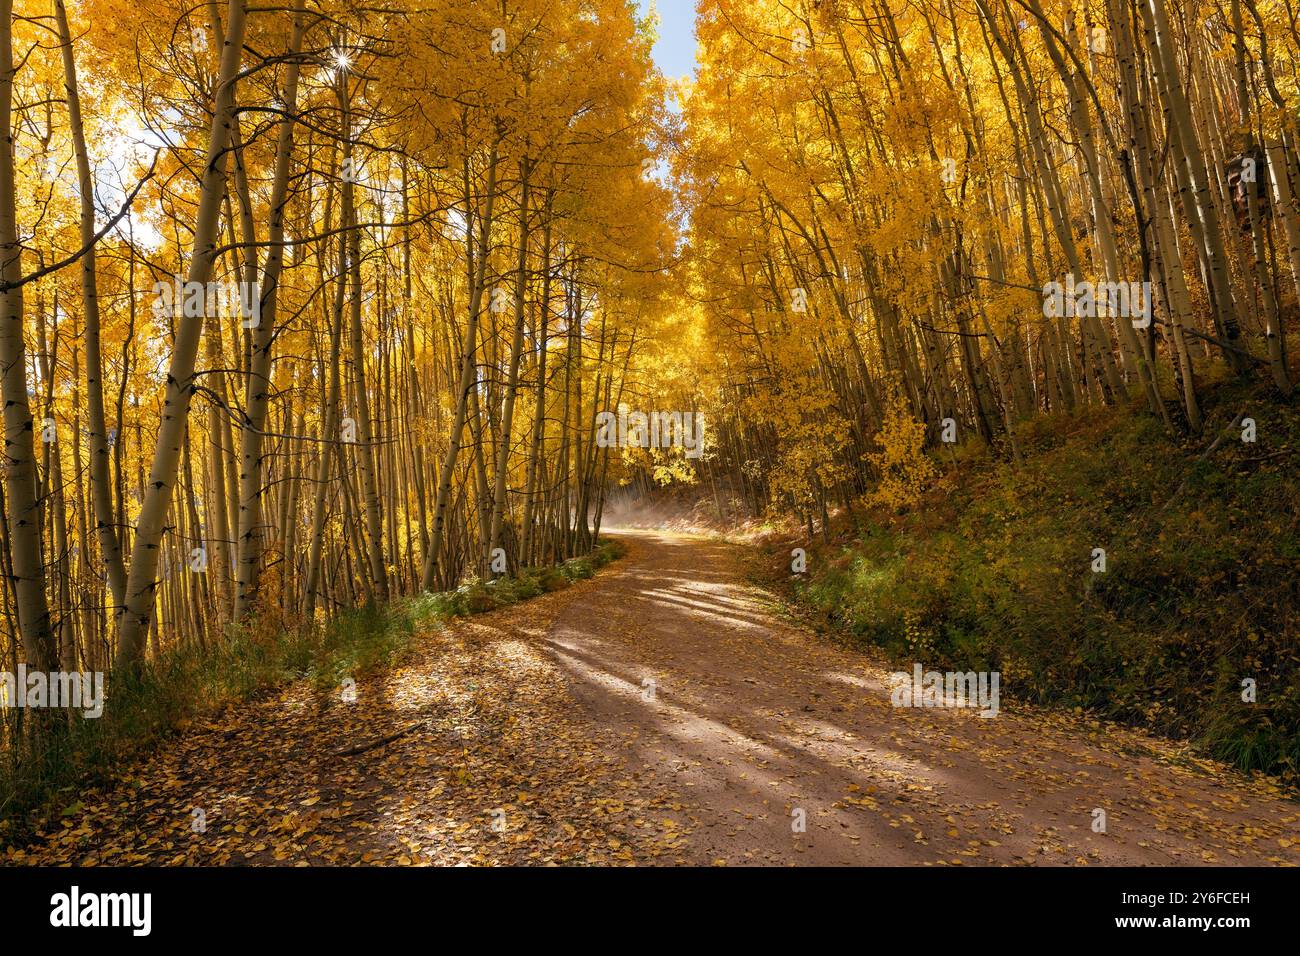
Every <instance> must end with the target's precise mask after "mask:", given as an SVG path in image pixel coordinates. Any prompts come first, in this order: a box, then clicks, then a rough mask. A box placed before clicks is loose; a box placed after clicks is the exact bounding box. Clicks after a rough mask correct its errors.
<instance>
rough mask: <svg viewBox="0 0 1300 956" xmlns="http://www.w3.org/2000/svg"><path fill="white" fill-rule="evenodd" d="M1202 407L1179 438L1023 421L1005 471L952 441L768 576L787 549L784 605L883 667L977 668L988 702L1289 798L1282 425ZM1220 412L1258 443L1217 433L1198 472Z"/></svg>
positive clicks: (1096, 419)
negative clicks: (1105, 735)
mask: <svg viewBox="0 0 1300 956" xmlns="http://www.w3.org/2000/svg"><path fill="white" fill-rule="evenodd" d="M1206 410H1207V413H1208V416H1209V419H1208V424H1207V428H1206V430H1205V434H1204V435H1203V436H1200V437H1198V438H1196V439H1194V440H1189V441H1187V442H1185V443H1182V444H1181V445H1180V444H1178V443H1177V442H1175V441H1174V440H1172V439H1171V438H1169V437H1168V435H1167V433H1166V432H1165V431H1164V429H1163V428H1162V426H1161V425H1160V423H1159V422H1158V421H1155V420H1153V419H1152V418H1151V417H1150V416H1148V415H1145V414H1139V413H1136V412H1134V411H1132V410H1128V409H1118V410H1116V409H1109V410H1101V411H1098V412H1095V413H1092V414H1089V415H1085V416H1083V417H1079V418H1061V419H1043V420H1041V421H1038V422H1035V423H1033V424H1028V425H1025V426H1022V431H1021V432H1020V434H1019V436H1018V437H1019V440H1020V445H1021V450H1022V453H1023V455H1024V461H1023V462H1021V463H1020V464H1012V463H1010V462H1006V461H995V460H992V459H991V458H990V457H989V456H988V455H987V453H986V452H985V451H984V450H982V449H975V448H967V449H959V450H958V452H957V454H956V457H955V459H954V460H952V461H944V460H943V459H939V460H940V461H941V464H942V467H943V468H944V470H945V474H944V475H943V477H942V478H940V479H939V480H938V481H937V482H936V483H935V485H934V487H932V488H931V489H929V491H928V492H927V493H926V495H925V497H924V499H923V500H922V502H921V503H920V504H919V505H918V506H916V507H913V508H911V509H909V510H908V511H907V512H906V513H902V514H899V513H892V512H889V511H886V510H884V509H880V508H876V509H873V510H871V511H870V512H868V513H866V514H864V515H858V520H857V523H856V525H852V524H849V525H844V526H841V527H839V529H838V533H833V534H832V536H831V540H830V541H829V542H822V541H821V540H820V539H819V540H818V541H816V542H813V543H811V544H809V543H807V542H803V541H794V542H791V541H790V539H788V538H782V539H781V541H780V542H779V545H778V544H777V543H773V544H772V545H771V546H770V557H771V565H772V566H776V565H777V564H784V565H785V566H788V564H789V548H790V547H794V546H799V547H805V548H807V549H808V551H809V569H808V572H807V573H806V574H804V575H801V576H795V577H789V580H790V584H791V588H792V590H793V592H794V594H795V597H796V598H797V600H798V602H799V604H800V605H801V606H802V607H803V608H805V609H807V610H808V611H809V613H811V614H812V615H813V617H814V618H815V619H816V621H817V622H818V623H820V624H824V625H825V626H827V627H829V628H830V629H831V630H832V631H834V632H836V633H838V634H841V635H845V636H847V637H848V638H849V639H850V640H852V641H854V642H856V643H859V644H861V645H874V646H878V647H880V648H882V649H883V650H884V652H885V654H886V655H887V656H888V658H889V659H890V660H891V661H893V662H895V663H898V664H903V665H906V666H908V667H910V666H911V663H912V662H918V661H919V662H921V663H923V664H924V665H925V666H926V667H927V668H929V667H937V668H938V669H960V670H997V671H1000V672H1001V674H1002V680H1001V685H1002V693H1003V694H1005V695H1007V696H1010V697H1014V698H1018V699H1021V700H1027V701H1032V702H1034V703H1038V704H1046V705H1051V706H1055V707H1065V708H1071V709H1079V710H1082V711H1087V712H1089V713H1092V714H1094V715H1097V716H1102V717H1106V718H1108V719H1112V720H1116V721H1119V722H1122V723H1125V724H1128V725H1132V726H1138V727H1142V728H1144V729H1146V730H1149V731H1152V732H1154V733H1158V734H1161V735H1164V736H1167V737H1172V738H1175V739H1187V740H1190V741H1192V742H1193V743H1194V744H1195V745H1197V747H1198V748H1200V749H1202V750H1203V751H1204V752H1205V753H1206V754H1208V755H1210V756H1212V757H1215V758H1217V759H1220V760H1223V761H1225V762H1227V763H1230V764H1233V765H1235V766H1236V767H1238V768H1240V769H1243V770H1248V771H1250V770H1261V771H1265V772H1267V773H1270V774H1276V775H1278V776H1280V777H1281V778H1282V779H1283V780H1284V781H1286V782H1287V783H1289V784H1291V785H1293V786H1294V785H1296V784H1298V783H1300V519H1298V517H1297V510H1298V509H1300V468H1298V467H1297V459H1298V457H1300V413H1298V412H1297V410H1296V408H1294V407H1292V406H1287V405H1283V404H1279V403H1277V402H1275V401H1273V400H1272V399H1271V398H1269V397H1268V396H1267V395H1265V394H1264V393H1263V392H1262V391H1258V392H1257V391H1253V390H1251V389H1250V388H1248V387H1244V386H1237V385H1235V384H1232V385H1222V386H1220V387H1219V388H1218V389H1216V390H1214V391H1213V393H1212V394H1211V395H1208V396H1207V409H1206ZM1239 412H1243V413H1244V414H1245V415H1246V416H1248V417H1250V418H1253V419H1254V420H1255V423H1256V433H1257V438H1256V441H1255V442H1254V443H1246V442H1243V441H1242V440H1241V436H1240V434H1239V429H1237V430H1234V431H1232V432H1231V433H1230V434H1229V435H1228V437H1227V438H1226V439H1225V441H1224V442H1223V443H1222V444H1221V446H1220V447H1219V449H1218V450H1217V451H1216V452H1215V453H1214V454H1213V455H1212V456H1211V457H1210V458H1208V459H1206V460H1204V461H1200V460H1198V459H1199V457H1200V455H1201V453H1202V452H1204V450H1205V449H1206V448H1207V446H1208V445H1209V444H1210V442H1211V441H1212V440H1213V439H1214V437H1216V436H1217V435H1218V434H1220V433H1221V432H1223V431H1224V429H1225V428H1226V426H1227V424H1228V423H1229V422H1231V421H1232V419H1233V417H1234V416H1235V415H1236V414H1237V413H1239ZM1184 482H1185V484H1184ZM1097 548H1101V549H1104V550H1105V558H1106V564H1105V570H1104V571H1100V572H1098V571H1094V570H1093V565H1094V561H1095V557H1094V549H1097ZM1244 681H1254V692H1255V700H1254V702H1253V703H1252V702H1248V701H1246V700H1244V699H1243V697H1244V696H1247V693H1246V692H1247V690H1248V688H1249V685H1243V682H1244Z"/></svg>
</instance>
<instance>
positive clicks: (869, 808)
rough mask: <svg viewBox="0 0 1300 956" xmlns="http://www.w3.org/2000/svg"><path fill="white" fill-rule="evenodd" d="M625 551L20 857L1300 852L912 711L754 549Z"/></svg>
mask: <svg viewBox="0 0 1300 956" xmlns="http://www.w3.org/2000/svg"><path fill="white" fill-rule="evenodd" d="M619 537H621V538H622V540H624V541H625V542H626V543H627V544H628V552H627V554H626V556H625V557H623V558H622V559H621V560H619V561H617V562H615V563H614V564H613V565H611V566H609V567H608V568H606V569H604V570H602V571H601V572H600V573H599V574H597V576H596V577H595V578H593V579H591V580H587V581H580V582H578V583H577V584H575V585H574V586H573V587H570V588H568V589H566V590H563V591H558V592H556V593H553V594H547V595H544V596H542V597H538V598H536V599H534V600H530V601H527V602H525V603H523V604H520V605H517V606H514V607H510V608H506V609H503V610H500V611H495V612H492V613H488V614H483V615H479V616H476V617H473V618H470V619H466V620H460V621H456V622H455V623H454V624H452V625H450V626H447V627H445V628H439V629H429V630H428V631H427V632H425V633H421V634H420V635H419V637H418V638H417V642H416V646H415V647H414V649H413V652H412V653H411V654H410V655H409V657H408V658H407V659H406V660H405V662H404V663H403V664H401V665H400V666H398V667H395V668H393V669H391V670H389V671H387V672H385V673H382V674H378V675H376V676H374V677H372V678H369V679H367V680H364V681H362V682H360V683H359V686H358V688H357V699H356V701H355V702H353V703H345V702H343V701H342V700H341V699H340V698H339V695H338V694H334V695H331V696H325V697H322V696H319V695H315V694H313V693H312V692H311V691H310V690H309V689H307V688H306V687H303V686H296V687H293V688H290V689H288V690H285V691H279V692H276V693H275V694H274V695H272V696H269V697H267V698H264V699H262V700H259V701H257V702H255V703H253V704H250V705H246V706H243V707H237V708H230V709H228V710H226V711H225V712H224V713H223V714H221V715H219V716H217V717H215V718H212V719H211V720H209V721H207V722H196V723H194V724H192V725H190V726H189V727H187V728H186V729H185V730H184V731H182V733H180V734H179V735H178V736H177V737H175V738H173V739H171V740H169V741H167V742H165V743H164V744H163V745H162V746H161V747H160V749H159V750H158V751H156V752H155V753H154V754H152V755H150V756H148V757H146V758H143V759H142V760H141V761H140V762H139V763H137V764H136V765H134V766H132V767H130V768H127V769H124V770H122V771H121V772H120V773H119V774H118V775H117V776H118V779H117V780H116V781H115V782H114V783H113V784H111V785H109V786H107V787H106V788H104V789H102V790H98V791H95V792H92V793H86V794H83V795H82V796H81V799H80V800H79V802H78V803H77V804H75V805H74V806H73V807H72V808H69V810H68V811H65V815H64V816H63V817H62V818H61V819H59V820H58V821H55V822H53V823H47V824H46V825H45V827H44V828H43V831H42V833H41V836H40V839H39V840H38V841H37V842H35V843H34V844H32V845H30V846H28V847H26V848H25V849H15V848H10V849H9V850H7V851H0V860H3V861H5V862H9V863H27V864H33V863H38V864H82V865H90V864H106V865H112V864H118V865H121V864H167V863H171V864H179V863H188V864H230V865H238V864H273V865H323V864H357V863H382V864H396V865H412V864H439V865H445V864H458V863H463V864H471V865H482V864H548V863H557V864H611V863H612V864H618V863H628V864H631V863H637V864H704V865H709V864H716V865H723V864H729V865H758V864H923V865H987V864H1013V865H1015V864H1092V865H1107V864H1182V865H1191V864H1210V865H1213V864H1279V863H1300V838H1297V837H1296V833H1297V831H1298V830H1300V804H1297V803H1295V802H1292V801H1290V800H1288V799H1286V797H1285V796H1284V794H1283V793H1282V792H1281V791H1280V790H1279V788H1278V787H1277V786H1276V785H1275V784H1273V783H1272V782H1271V781H1269V780H1267V779H1264V778H1256V779H1248V778H1246V777H1244V776H1241V775H1239V774H1237V773H1235V772H1232V771H1229V770H1227V769H1226V768H1224V767H1221V766H1220V765H1217V764H1214V763H1211V762H1209V761H1205V760H1201V759H1198V758H1196V757H1195V756H1194V755H1193V754H1192V752H1191V751H1190V749H1189V748H1187V747H1185V746H1183V745H1179V744H1175V743H1170V742H1168V741H1162V740H1157V739H1155V738H1152V737H1149V736H1146V735H1143V734H1141V733H1138V732H1135V731H1129V730H1125V729H1121V728H1118V727H1115V726H1113V725H1109V724H1105V723H1102V722H1099V721H1096V720H1090V719H1088V718H1086V717H1080V716H1076V715H1072V714H1062V713H1049V712H1041V711H1036V710H1030V709H1026V708H1021V707H1013V706H1010V705H1005V704H1004V705H1003V707H1002V709H1001V711H1000V712H999V713H998V715H997V716H996V717H995V718H992V719H984V718H981V717H979V716H978V715H977V714H976V713H975V712H974V711H971V710H955V709H942V708H916V709H910V708H909V709H903V708H900V709H895V708H894V707H893V706H892V705H891V702H890V695H889V689H888V688H889V681H888V672H887V670H886V669H885V668H884V667H883V666H881V665H880V664H879V663H878V662H877V661H875V660H873V659H872V658H871V657H870V656H868V655H865V654H863V653H861V652H858V651H854V650H850V649H846V648H841V647H837V646H834V645H833V644H831V643H829V642H827V641H825V640H824V639H821V638H819V637H817V636H815V635H814V634H812V633H811V632H809V631H807V630H805V629H803V628H802V627H800V626H798V625H796V624H792V623H790V622H789V621H788V620H787V619H786V617H785V616H783V615H781V614H780V613H779V611H778V609H777V603H778V602H777V599H776V598H775V596H774V595H773V594H771V593H770V592H768V591H766V590H764V589H763V588H761V587H758V586H756V585H755V584H753V583H752V582H751V581H750V579H749V576H748V575H747V573H746V565H747V560H748V556H747V554H746V552H745V550H744V549H743V548H741V547H739V546H737V545H734V544H729V543H726V542H723V541H721V540H719V539H717V538H712V537H704V536H693V535H689V534H682V533H675V532H663V531H630V530H629V531H626V532H622V533H620V535H619ZM1096 808H1101V809H1104V810H1105V812H1106V824H1107V826H1106V832H1105V833H1098V832H1094V831H1093V821H1094V810H1095V809H1096ZM798 811H803V812H802V814H800V813H799V812H798ZM800 817H803V818H804V819H805V820H806V829H805V830H804V832H797V831H798V829H799V828H798V827H797V826H796V825H795V823H796V821H797V820H798V819H799V818H800Z"/></svg>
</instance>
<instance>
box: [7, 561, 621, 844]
mask: <svg viewBox="0 0 1300 956" xmlns="http://www.w3.org/2000/svg"><path fill="white" fill-rule="evenodd" d="M622 553H623V547H622V545H620V544H618V543H616V542H609V541H606V542H601V543H600V544H599V546H598V547H597V548H596V549H595V550H594V551H592V553H591V554H589V555H587V556H585V557H581V558H574V559H572V560H570V561H567V562H565V563H563V564H561V565H559V566H557V567H547V568H529V569H525V570H524V571H523V572H521V573H520V575H519V576H518V577H503V578H498V579H496V580H493V581H488V582H478V581H475V582H471V583H469V584H466V585H463V586H461V587H460V588H458V589H456V590H455V591H450V592H445V593H438V594H433V593H425V594H421V595H417V596H415V597H410V598H398V599H395V600H393V601H390V602H388V603H387V604H384V605H369V606H366V607H360V608H355V609H351V610H347V611H344V612H342V613H340V614H338V615H336V616H335V617H334V618H332V619H331V620H330V621H328V622H327V623H326V624H325V625H324V626H322V627H316V628H303V629H299V630H284V631H279V632H277V633H274V634H271V635H260V634H258V633H257V628H256V626H255V625H254V626H253V627H251V628H249V629H241V630H238V631H235V632H234V633H232V634H231V635H230V636H229V637H228V638H227V639H226V640H224V641H221V642H218V643H217V644H216V645H215V646H213V647H209V648H199V647H197V646H186V647H178V648H175V649H172V650H170V651H169V652H168V653H166V654H165V655H164V656H163V657H162V658H160V659H157V660H152V661H150V662H149V663H148V665H147V666H146V667H144V668H143V669H142V671H141V672H140V674H139V675H137V676H134V677H131V678H126V677H116V678H113V679H111V680H110V682H109V686H108V695H109V700H108V702H107V703H106V705H105V708H104V715H103V716H102V717H99V718H97V719H94V720H88V719H82V718H80V717H74V718H73V719H72V720H70V721H68V720H64V719H63V716H62V714H55V715H54V717H55V718H56V719H55V722H54V724H53V726H52V727H50V728H49V729H48V730H47V732H45V733H43V734H41V735H39V738H37V737H36V736H35V735H32V734H30V733H26V734H22V735H20V736H19V739H18V743H17V745H15V746H10V747H7V748H4V749H0V837H11V836H12V835H13V834H14V832H15V831H18V830H21V829H22V828H24V827H26V826H28V825H29V824H30V822H31V818H33V817H35V816H38V815H44V816H47V817H48V816H51V815H57V814H59V813H60V812H62V811H63V810H64V809H66V808H68V807H71V806H75V801H76V794H77V792H78V791H79V790H80V789H81V788H82V787H84V786H87V785H93V784H95V783H97V782H100V781H102V780H103V779H105V778H106V777H107V776H108V774H109V773H110V772H111V771H112V769H113V768H115V767H118V766H120V765H121V763H122V762H123V761H124V760H126V759H128V758H130V757H131V756H132V755H134V754H135V753H137V752H139V751H140V750H141V749H143V748H145V747H147V746H149V745H151V744H153V743H155V742H157V741H158V740H159V739H161V738H163V737H165V736H166V735H167V734H169V733H171V732H173V731H174V730H176V729H178V728H179V727H181V726H183V725H184V724H185V722H187V721H188V720H190V719H192V718H194V717H195V716H197V715H201V714H208V713H213V712H216V711H219V710H220V709H221V708H223V707H226V706H229V705H231V704H236V703H239V702H241V701H246V700H249V699H251V698H254V697H256V696H258V695H259V694H264V693H268V692H270V691H272V690H274V689H275V688H278V687H282V686H284V685H286V684H289V683H292V682H294V681H307V682H309V683H310V684H311V686H312V687H313V688H315V689H316V690H318V691H328V690H331V689H333V688H336V687H338V686H339V685H340V684H341V682H342V681H343V679H344V678H345V677H352V678H353V679H358V678H360V677H362V676H364V675H366V674H368V673H373V672H375V671H378V670H380V669H382V668H384V667H388V666H392V665H393V664H396V663H398V662H400V661H401V659H402V658H403V657H404V656H405V655H406V654H407V653H408V652H409V650H410V649H411V647H412V639H413V638H414V636H415V634H416V633H417V631H418V630H420V629H422V628H428V627H436V626H438V625H439V622H443V621H447V620H450V619H452V618H456V617H463V616H465V615H469V614H477V613H481V612H485V611H491V610H496V609H497V608H502V607H508V606H510V605H512V604H516V603H518V602H520V601H525V600H527V599H528V598H531V597H535V596H537V595H539V594H543V593H546V592H548V591H556V590H559V589H561V588H564V587H567V586H568V585H569V584H571V583H572V582H574V581H577V580H581V579H583V578H589V577H591V576H592V575H593V574H595V572H596V570H597V569H598V568H600V567H602V566H604V565H605V564H608V563H609V562H610V561H613V560H614V559H616V558H617V557H619V556H620V555H621V554H622ZM19 713H21V712H19V711H8V712H6V714H7V715H17V714H19ZM9 739H11V740H12V739H14V738H13V737H12V736H11V737H10V738H9Z"/></svg>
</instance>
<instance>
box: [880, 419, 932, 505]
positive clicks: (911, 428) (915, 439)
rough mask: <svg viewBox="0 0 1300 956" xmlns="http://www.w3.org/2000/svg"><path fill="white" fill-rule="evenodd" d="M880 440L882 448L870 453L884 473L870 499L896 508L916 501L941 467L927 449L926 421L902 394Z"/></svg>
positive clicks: (886, 420) (881, 430)
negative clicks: (910, 407)
mask: <svg viewBox="0 0 1300 956" xmlns="http://www.w3.org/2000/svg"><path fill="white" fill-rule="evenodd" d="M876 443H877V444H878V445H879V446H880V451H878V452H875V453H869V454H868V455H867V459H868V460H869V461H870V462H871V463H872V464H873V465H874V466H875V467H876V469H877V470H878V471H879V473H880V478H879V480H878V482H877V485H876V488H875V490H874V491H873V492H872V493H871V495H870V500H871V501H872V502H873V503H876V504H881V505H884V506H886V507H889V508H894V509H903V508H907V507H909V506H911V505H913V504H915V503H916V502H917V501H919V500H920V497H921V494H922V493H923V492H924V490H925V488H926V485H927V484H928V483H929V481H930V480H931V479H933V478H934V476H935V475H936V474H938V468H937V467H936V466H935V464H934V462H933V461H932V460H931V459H930V458H929V457H928V456H927V455H926V454H925V451H924V447H925V425H924V424H923V423H921V422H919V421H916V420H915V419H914V418H913V417H912V414H911V411H910V410H909V408H908V406H907V403H906V401H905V400H904V399H903V398H902V396H901V395H896V396H895V398H894V400H893V402H892V403H891V404H890V406H889V408H888V409H887V410H886V412H885V416H884V422H883V424H882V425H881V428H880V431H879V432H877V434H876Z"/></svg>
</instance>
